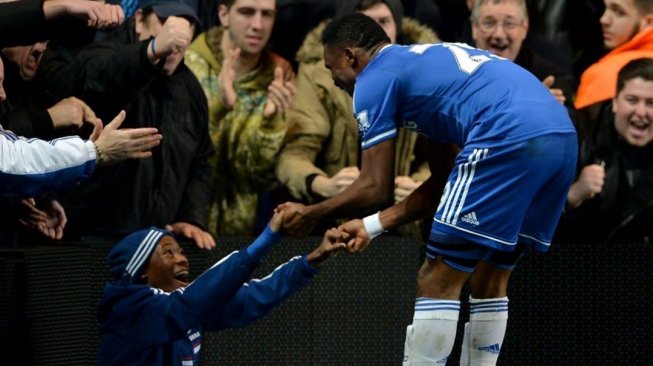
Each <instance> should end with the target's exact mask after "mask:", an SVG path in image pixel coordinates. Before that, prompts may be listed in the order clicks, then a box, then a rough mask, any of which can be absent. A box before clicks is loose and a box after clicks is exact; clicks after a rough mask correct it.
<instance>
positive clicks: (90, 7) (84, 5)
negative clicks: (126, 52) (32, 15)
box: [43, 0, 125, 29]
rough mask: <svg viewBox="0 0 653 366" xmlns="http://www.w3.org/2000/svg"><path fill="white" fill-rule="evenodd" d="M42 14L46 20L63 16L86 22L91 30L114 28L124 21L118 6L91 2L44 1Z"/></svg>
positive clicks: (72, 0)
mask: <svg viewBox="0 0 653 366" xmlns="http://www.w3.org/2000/svg"><path fill="white" fill-rule="evenodd" d="M43 13H44V14H45V17H46V18H47V19H51V18H55V17H58V16H61V15H64V14H67V15H71V16H74V17H76V18H79V19H81V20H83V21H85V22H86V24H87V25H88V26H89V27H91V28H96V29H97V28H102V27H115V26H117V25H118V24H120V23H122V22H124V21H125V14H124V13H123V11H122V8H121V7H120V5H110V4H105V3H104V2H103V1H91V0H46V1H45V2H44V3H43Z"/></svg>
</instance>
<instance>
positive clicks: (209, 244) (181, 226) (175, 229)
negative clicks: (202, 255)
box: [166, 222, 215, 250]
mask: <svg viewBox="0 0 653 366" xmlns="http://www.w3.org/2000/svg"><path fill="white" fill-rule="evenodd" d="M166 230H168V231H170V232H172V233H174V234H175V235H183V236H184V237H186V238H189V239H192V240H193V241H194V242H195V245H197V247H198V248H200V249H207V250H210V249H213V248H215V240H214V239H213V236H211V234H209V233H208V232H206V231H204V230H202V229H200V228H199V227H197V226H195V225H193V224H189V223H187V222H175V223H174V224H170V225H166Z"/></svg>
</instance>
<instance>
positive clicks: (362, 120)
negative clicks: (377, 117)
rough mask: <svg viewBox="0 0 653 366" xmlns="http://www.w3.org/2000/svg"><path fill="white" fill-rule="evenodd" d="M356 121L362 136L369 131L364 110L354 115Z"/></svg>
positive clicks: (368, 123)
mask: <svg viewBox="0 0 653 366" xmlns="http://www.w3.org/2000/svg"><path fill="white" fill-rule="evenodd" d="M356 121H358V130H359V131H360V132H361V134H362V135H364V134H365V132H367V130H369V129H370V120H369V119H368V118H367V110H364V111H362V112H360V113H358V114H357V115H356Z"/></svg>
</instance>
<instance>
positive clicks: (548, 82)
mask: <svg viewBox="0 0 653 366" xmlns="http://www.w3.org/2000/svg"><path fill="white" fill-rule="evenodd" d="M555 81H556V78H555V76H553V75H549V76H547V77H546V78H545V79H544V80H543V81H542V84H544V86H546V87H547V89H549V91H550V92H551V94H553V97H554V98H556V100H558V102H560V104H565V101H566V100H567V98H566V97H565V94H564V93H563V92H562V89H559V88H552V86H553V83H555Z"/></svg>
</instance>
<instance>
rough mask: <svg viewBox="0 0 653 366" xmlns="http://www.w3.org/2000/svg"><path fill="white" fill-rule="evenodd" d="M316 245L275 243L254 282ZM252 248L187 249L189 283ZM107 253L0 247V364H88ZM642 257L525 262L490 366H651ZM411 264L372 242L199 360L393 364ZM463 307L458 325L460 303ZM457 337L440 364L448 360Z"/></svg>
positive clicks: (408, 245)
mask: <svg viewBox="0 0 653 366" xmlns="http://www.w3.org/2000/svg"><path fill="white" fill-rule="evenodd" d="M319 240H320V238H308V239H302V240H298V239H284V241H283V242H282V244H280V245H279V246H277V247H276V248H274V250H273V251H272V252H271V253H270V255H269V256H268V257H267V258H266V260H265V261H264V263H263V264H262V265H261V267H260V270H259V271H257V277H258V276H264V275H266V274H267V273H268V272H269V271H271V270H273V269H274V268H275V267H276V266H278V265H279V264H281V263H283V262H284V261H286V260H288V259H290V258H291V257H293V256H295V255H297V254H303V253H307V252H308V251H309V250H311V249H312V248H314V247H315V246H316V245H317V244H318V242H319ZM250 242H251V239H248V238H228V239H221V240H219V244H218V248H217V249H216V250H214V251H212V252H204V251H200V250H197V249H193V248H192V247H191V246H190V245H187V246H186V247H187V248H188V250H187V252H188V254H189V260H190V263H191V270H192V273H191V275H192V276H197V275H198V274H199V273H200V272H201V271H202V270H203V269H205V268H207V267H208V266H209V265H210V264H212V263H213V262H214V261H216V260H217V259H218V258H220V257H222V256H224V255H225V254H227V253H229V252H231V251H232V250H234V249H238V248H241V247H244V246H245V245H247V244H249V243H250ZM110 246H111V243H93V244H88V243H87V244H66V245H58V246H48V247H38V246H36V247H30V248H22V249H3V250H0V360H2V361H1V362H0V364H3V365H5V364H6V365H9V364H11V365H47V366H50V365H92V364H94V363H95V352H96V351H97V347H98V344H99V334H98V325H97V320H96V313H95V306H96V304H97V302H98V300H99V298H100V296H101V293H102V287H103V284H104V282H105V281H106V280H108V279H109V271H108V268H107V267H106V264H105V262H104V258H105V256H106V253H107V252H108V250H109V248H110ZM651 249H652V245H651V244H624V245H610V246H599V245H593V244H575V245H557V246H554V247H553V248H552V249H551V251H550V252H549V253H547V254H546V255H542V254H539V253H528V254H527V255H526V256H525V257H524V258H523V259H522V262H521V263H520V265H519V266H518V268H517V269H516V270H515V272H514V274H513V277H512V282H511V285H510V289H509V290H510V291H509V298H510V312H509V317H510V318H509V320H508V330H507V334H506V338H505V341H504V345H503V349H502V352H501V356H500V358H499V365H594V364H596V365H599V364H600V365H604V364H614V365H644V364H650V363H649V362H650V361H649V360H650V343H651V341H652V340H653V330H652V325H653V323H652V321H651V320H652V319H651V311H650V307H651V305H650V304H651V294H652V293H653V292H652V291H651V290H652V289H651V287H652V286H651V278H653V277H652V274H653V273H652V272H653V270H652V264H653V260H652V258H653V254H652V251H651ZM420 263H421V254H420V244H419V243H418V242H415V241H413V240H410V239H406V238H396V237H380V238H377V239H375V241H374V243H373V244H372V245H371V246H370V248H369V249H368V250H367V251H366V252H364V253H362V254H360V255H344V254H343V255H340V256H338V257H336V258H334V259H333V260H332V261H330V262H327V264H326V265H325V267H324V268H323V270H322V271H321V273H320V274H319V276H318V277H317V278H316V280H315V281H314V283H313V284H311V285H310V286H309V287H308V288H306V289H305V290H304V291H303V292H301V293H300V294H298V295H296V296H294V297H292V298H291V299H289V301H287V302H286V303H285V304H283V305H282V306H281V307H280V308H278V309H276V310H275V311H273V312H272V313H271V314H270V315H269V316H268V317H266V318H264V319H262V320H261V321H259V322H258V323H256V324H254V325H253V326H250V327H248V328H244V329H234V330H227V331H223V332H220V333H213V334H206V335H205V338H204V341H203V344H202V355H203V364H204V365H399V364H400V363H401V356H402V353H403V344H404V337H405V329H406V326H407V325H408V324H410V323H411V318H412V314H413V302H414V297H415V275H416V272H417V269H418V267H419V265H420ZM463 297H464V299H466V297H467V294H465V295H463ZM463 309H464V310H463V311H462V312H461V319H464V320H466V319H467V318H468V315H467V304H466V301H463ZM459 325H460V326H461V327H462V322H460V324H459ZM461 327H459V331H458V340H457V343H456V347H455V348H454V351H453V354H452V357H451V359H450V362H449V363H448V364H449V365H457V364H458V358H459V352H460V340H461V337H462V328H461Z"/></svg>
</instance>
